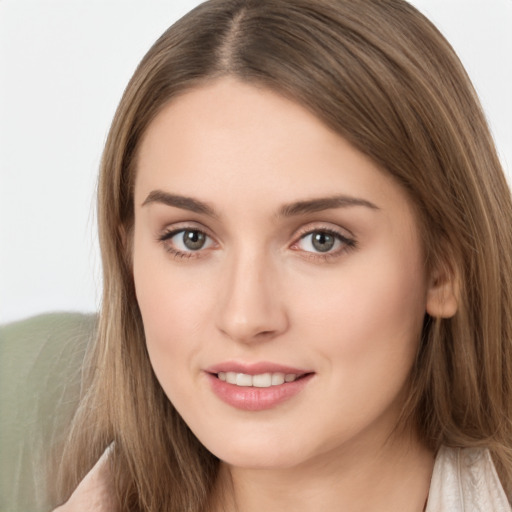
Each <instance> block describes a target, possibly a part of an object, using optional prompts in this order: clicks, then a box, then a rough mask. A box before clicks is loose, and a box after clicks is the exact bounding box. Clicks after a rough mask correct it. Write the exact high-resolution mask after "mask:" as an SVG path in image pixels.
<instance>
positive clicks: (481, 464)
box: [425, 447, 512, 512]
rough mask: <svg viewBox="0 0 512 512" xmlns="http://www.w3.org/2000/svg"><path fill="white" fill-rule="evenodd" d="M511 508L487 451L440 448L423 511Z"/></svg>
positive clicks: (503, 510) (472, 511)
mask: <svg viewBox="0 0 512 512" xmlns="http://www.w3.org/2000/svg"><path fill="white" fill-rule="evenodd" d="M511 511H512V508H511V506H510V504H509V502H508V499H507V496H506V494H505V491H504V490H503V487H502V485H501V482H500V480H499V478H498V474H497V473H496V468H495V467H494V464H493V462H492V459H491V455H490V453H489V450H484V449H477V448H465V449H455V448H446V447H442V448H441V449H440V450H439V453H438V454H437V457H436V461H435V464H434V471H433V473H432V481H431V484H430V493H429V496H428V503H427V508H426V511H425V512H511Z"/></svg>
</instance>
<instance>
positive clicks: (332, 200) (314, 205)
mask: <svg viewBox="0 0 512 512" xmlns="http://www.w3.org/2000/svg"><path fill="white" fill-rule="evenodd" d="M348 206H364V207H366V208H370V209H372V210H379V207H378V206H376V205H375V204H373V203H371V202H370V201H367V200H366V199H359V198H357V197H352V196H344V195H341V196H331V197H321V198H318V199H310V200H305V201H297V202H295V203H290V204H287V205H284V206H283V207H282V208H281V209H280V211H279V216H280V217H293V216H295V215H304V214H307V213H316V212H321V211H324V210H330V209H332V208H346V207H348Z"/></svg>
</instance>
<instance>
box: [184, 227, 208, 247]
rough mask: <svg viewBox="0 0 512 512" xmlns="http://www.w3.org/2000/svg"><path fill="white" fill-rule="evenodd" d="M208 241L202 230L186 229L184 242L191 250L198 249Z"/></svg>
mask: <svg viewBox="0 0 512 512" xmlns="http://www.w3.org/2000/svg"><path fill="white" fill-rule="evenodd" d="M205 242H206V236H205V234H204V233H201V232H200V231H189V230H187V231H184V232H183V244H184V245H185V247H186V248H187V249H190V250H191V251H197V250H199V249H201V248H202V247H203V245H204V244H205Z"/></svg>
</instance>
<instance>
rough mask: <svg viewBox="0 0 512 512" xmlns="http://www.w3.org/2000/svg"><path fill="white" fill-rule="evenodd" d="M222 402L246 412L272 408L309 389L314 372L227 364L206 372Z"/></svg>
mask: <svg viewBox="0 0 512 512" xmlns="http://www.w3.org/2000/svg"><path fill="white" fill-rule="evenodd" d="M205 373H206V375H207V377H208V380H209V382H210V387H211V390H212V391H213V392H214V394H215V395H216V396H217V397H218V398H220V399H221V400H222V401H223V402H225V403H227V404H229V405H231V406H232V407H235V408H237V409H242V410H246V411H261V410H265V409H271V408H273V407H276V406H277V405H279V404H281V403H283V402H284V401H286V400H288V399H291V398H292V397H294V396H296V395H297V394H299V393H300V391H302V389H304V387H306V385H307V383H308V382H309V381H310V380H311V378H312V377H313V375H314V372H311V371H306V370H303V369H299V368H294V367H290V366H283V365H278V364H274V363H264V362H262V363H256V364H243V363H237V362H226V363H221V364H218V365H214V366H212V367H209V368H208V369H206V370H205Z"/></svg>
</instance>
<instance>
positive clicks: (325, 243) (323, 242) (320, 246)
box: [312, 232, 336, 252]
mask: <svg viewBox="0 0 512 512" xmlns="http://www.w3.org/2000/svg"><path fill="white" fill-rule="evenodd" d="M335 242H336V240H335V238H334V236H332V235H330V234H329V233H322V232H317V233H313V239H312V243H313V247H314V248H315V249H316V250H317V251H319V252H327V251H330V250H331V249H332V248H333V247H334V243H335Z"/></svg>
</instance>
